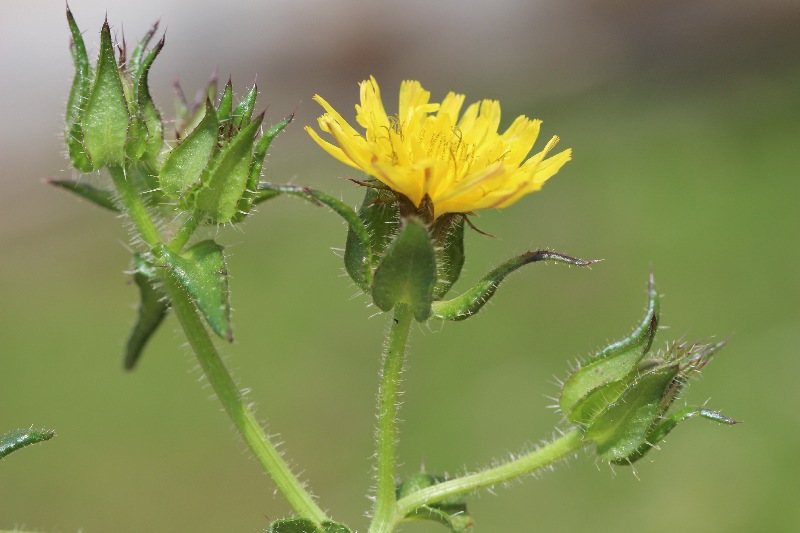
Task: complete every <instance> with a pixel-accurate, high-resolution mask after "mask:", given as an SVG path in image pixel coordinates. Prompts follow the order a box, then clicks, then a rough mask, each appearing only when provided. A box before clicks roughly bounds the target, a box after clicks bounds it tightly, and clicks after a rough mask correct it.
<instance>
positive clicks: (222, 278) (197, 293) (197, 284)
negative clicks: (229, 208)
mask: <svg viewBox="0 0 800 533" xmlns="http://www.w3.org/2000/svg"><path fill="white" fill-rule="evenodd" d="M153 252H154V254H155V255H156V257H158V258H159V260H160V263H157V264H159V265H160V266H164V267H165V268H166V269H167V272H168V274H169V275H170V276H173V278H174V279H175V281H177V282H178V284H179V285H180V286H181V287H182V288H183V289H184V290H185V291H186V293H187V294H188V295H189V297H190V298H191V299H192V301H193V302H194V304H195V306H197V309H198V310H199V311H200V313H201V314H202V315H203V316H204V317H205V319H206V322H207V323H208V325H209V326H210V327H211V329H212V330H213V331H214V333H216V334H217V335H219V336H220V337H222V338H223V339H226V340H228V341H230V342H232V341H233V333H232V331H231V323H230V313H231V307H230V297H229V293H228V270H227V267H226V266H225V258H224V256H223V253H222V246H220V245H219V244H217V243H216V242H214V241H212V240H207V241H202V242H199V243H197V244H195V245H194V246H192V247H191V248H189V249H188V250H186V252H184V253H183V254H180V255H179V254H176V253H175V252H173V251H171V250H170V249H169V248H168V247H167V246H165V245H159V246H157V247H156V248H155V249H154V250H153Z"/></svg>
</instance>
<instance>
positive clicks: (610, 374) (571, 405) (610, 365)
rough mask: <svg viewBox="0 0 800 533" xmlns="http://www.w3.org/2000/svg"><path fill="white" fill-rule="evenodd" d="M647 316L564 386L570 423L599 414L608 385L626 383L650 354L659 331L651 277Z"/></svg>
mask: <svg viewBox="0 0 800 533" xmlns="http://www.w3.org/2000/svg"><path fill="white" fill-rule="evenodd" d="M648 295H649V299H648V305H647V312H646V313H645V316H644V318H643V319H642V321H641V323H640V324H639V326H638V327H637V328H636V329H635V330H634V331H633V333H631V334H630V335H628V336H627V337H625V338H624V339H622V340H620V341H617V342H615V343H612V344H611V345H609V346H607V347H606V348H604V349H603V350H601V351H600V352H599V353H597V354H596V355H594V356H592V357H590V358H589V359H588V360H587V361H586V362H585V363H583V364H582V365H581V367H580V368H579V369H578V370H576V371H575V373H573V374H572V375H571V376H570V377H569V378H568V379H567V381H566V382H565V383H564V385H563V387H562V389H561V398H560V400H559V405H560V407H561V410H562V412H564V414H565V415H566V416H567V419H568V420H570V421H572V422H574V423H584V422H588V419H587V417H591V416H593V414H595V413H596V409H595V408H594V403H595V401H596V400H597V398H598V397H602V396H604V394H605V392H604V391H605V389H601V388H602V387H604V386H605V385H607V384H609V383H612V382H614V381H618V380H621V379H623V378H624V377H625V376H626V375H628V374H629V373H630V372H631V371H632V370H633V369H634V368H636V365H638V364H639V362H640V361H641V360H642V358H643V357H644V356H645V354H646V353H647V352H648V351H649V350H650V346H651V345H652V343H653V337H655V334H656V330H657V329H658V313H659V299H658V292H656V288H655V282H654V281H653V276H652V274H651V276H650V281H649V284H648Z"/></svg>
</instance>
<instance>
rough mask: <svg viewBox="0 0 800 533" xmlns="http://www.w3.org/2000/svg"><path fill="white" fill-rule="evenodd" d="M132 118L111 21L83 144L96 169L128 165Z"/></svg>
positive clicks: (85, 116) (104, 38)
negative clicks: (127, 150)
mask: <svg viewBox="0 0 800 533" xmlns="http://www.w3.org/2000/svg"><path fill="white" fill-rule="evenodd" d="M130 120H131V117H130V115H129V113H128V103H127V101H126V99H125V92H124V90H123V86H122V80H121V79H120V73H119V70H118V67H117V60H116V57H115V55H114V44H113V43H112V41H111V29H110V28H109V26H108V21H106V22H104V23H103V29H102V30H101V32H100V55H99V57H98V60H97V71H96V73H95V79H94V86H93V87H92V91H91V93H90V94H89V99H88V101H87V102H86V109H85V111H84V114H83V144H84V146H85V147H86V151H87V153H88V155H89V157H90V158H91V160H92V164H93V167H94V168H95V169H97V168H100V167H102V166H105V165H117V166H121V165H123V164H124V163H125V147H126V143H127V141H128V125H129V123H130Z"/></svg>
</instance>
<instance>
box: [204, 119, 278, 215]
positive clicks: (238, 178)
mask: <svg viewBox="0 0 800 533" xmlns="http://www.w3.org/2000/svg"><path fill="white" fill-rule="evenodd" d="M263 118H264V115H260V116H258V117H257V118H256V119H255V120H254V121H253V122H251V123H250V124H248V125H247V127H245V128H243V129H242V130H241V131H240V132H239V133H238V134H237V135H236V137H234V139H233V140H232V141H231V142H230V144H228V145H227V146H226V147H225V148H223V149H222V151H220V153H219V154H217V156H216V157H215V158H214V161H213V162H212V164H211V167H210V169H209V174H208V178H205V177H204V183H202V185H201V186H200V188H199V189H198V190H197V192H196V193H195V197H194V202H193V203H194V205H195V206H196V207H197V208H199V209H202V210H203V211H205V212H206V213H208V215H209V216H210V217H211V219H212V220H213V221H214V222H215V223H217V224H226V223H228V222H230V221H231V219H232V218H233V216H234V215H235V214H236V213H237V207H238V205H239V200H240V199H241V198H242V197H243V195H244V191H245V188H246V187H247V180H248V177H249V176H250V162H251V159H252V156H251V151H252V149H253V140H254V139H255V136H256V133H258V128H259V126H260V125H261V121H262V120H263Z"/></svg>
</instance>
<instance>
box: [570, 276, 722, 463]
mask: <svg viewBox="0 0 800 533" xmlns="http://www.w3.org/2000/svg"><path fill="white" fill-rule="evenodd" d="M649 293H650V298H649V305H648V309H647V313H646V314H645V317H644V319H643V320H642V322H641V323H640V325H639V326H638V327H637V328H636V329H635V330H634V331H633V333H632V334H631V335H629V336H628V337H626V338H625V339H623V340H621V341H619V342H615V343H613V344H611V345H610V346H608V347H606V348H605V349H603V350H601V351H600V352H598V353H597V354H596V355H594V356H592V357H591V358H589V359H588V360H587V361H586V362H584V363H583V364H582V365H581V366H580V368H578V369H577V370H576V371H575V372H574V373H573V374H572V375H571V376H570V377H569V379H567V381H566V382H565V383H564V385H563V387H562V391H561V398H560V400H559V404H560V408H561V410H562V411H563V413H564V415H565V417H566V418H567V420H568V421H569V422H571V423H573V424H576V425H578V426H580V427H582V428H584V429H585V431H586V433H585V435H586V439H587V440H590V441H593V442H594V443H595V444H596V446H597V455H598V456H599V457H600V458H601V459H604V460H607V461H611V462H613V463H617V464H630V463H633V462H635V461H637V460H639V459H641V458H642V457H643V456H644V455H645V454H646V453H647V452H648V451H650V449H651V448H653V447H654V446H656V445H657V444H658V443H659V442H661V441H662V440H663V439H664V437H666V435H667V434H668V433H669V432H670V431H672V429H674V428H675V426H676V425H677V424H678V423H679V422H681V421H683V420H686V419H687V418H691V417H694V416H697V415H699V416H701V417H703V418H707V419H709V420H714V421H716V422H721V423H725V424H735V423H736V421H734V420H732V419H730V418H726V417H724V416H722V415H721V414H720V413H719V412H716V411H711V410H708V409H705V408H701V407H684V408H682V409H679V410H678V411H676V412H674V413H672V414H669V413H668V411H669V409H670V407H671V406H672V404H673V402H674V401H675V399H676V398H677V396H678V393H679V392H680V391H681V389H682V388H683V387H684V386H685V385H686V383H687V382H688V380H689V378H690V377H691V376H692V375H693V374H694V373H696V372H697V371H698V370H700V369H701V368H702V367H703V366H705V365H706V364H707V363H708V362H709V361H710V360H711V358H712V357H713V355H714V354H715V353H716V352H717V351H718V350H719V349H720V348H722V346H724V344H725V342H724V341H723V342H719V343H715V344H700V343H692V344H687V343H675V344H672V345H671V346H670V347H669V348H668V349H667V350H665V351H663V352H659V353H657V354H650V348H651V346H652V344H653V338H654V336H655V333H656V330H657V329H658V313H659V302H658V294H657V293H656V290H655V284H654V282H653V278H652V276H651V278H650V284H649Z"/></svg>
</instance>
